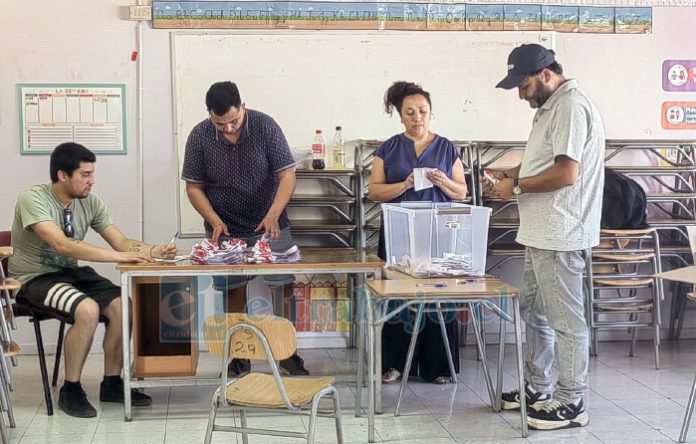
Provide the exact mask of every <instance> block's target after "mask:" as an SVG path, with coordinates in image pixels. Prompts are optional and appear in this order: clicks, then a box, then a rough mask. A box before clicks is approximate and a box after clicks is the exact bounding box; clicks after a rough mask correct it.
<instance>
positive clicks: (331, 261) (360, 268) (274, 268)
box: [116, 248, 384, 421]
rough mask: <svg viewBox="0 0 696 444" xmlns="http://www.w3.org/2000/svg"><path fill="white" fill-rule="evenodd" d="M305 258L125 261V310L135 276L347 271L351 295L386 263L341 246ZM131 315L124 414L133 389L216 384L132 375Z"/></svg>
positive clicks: (126, 330)
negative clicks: (281, 260) (224, 261)
mask: <svg viewBox="0 0 696 444" xmlns="http://www.w3.org/2000/svg"><path fill="white" fill-rule="evenodd" d="M301 254H302V260H301V261H300V262H296V263H292V264H243V265H193V264H191V263H189V262H180V263H176V264H171V263H162V262H154V263H149V264H122V265H118V266H117V267H116V269H117V270H118V271H119V272H120V273H121V306H122V310H123V313H129V312H130V298H129V296H130V292H131V288H132V286H133V285H134V279H135V278H137V277H141V276H150V277H160V278H165V277H173V276H228V275H271V274H314V273H345V274H347V275H352V276H355V285H354V286H353V287H350V279H349V280H348V281H349V288H348V294H354V293H355V289H360V288H361V287H362V286H363V283H364V280H365V275H366V274H367V273H374V274H375V275H376V276H377V277H379V276H380V273H381V271H382V267H383V266H384V262H383V261H382V260H381V259H379V258H376V257H373V256H368V255H366V254H365V253H364V252H362V251H359V250H341V249H333V250H328V249H309V248H308V249H302V250H301ZM129 331H130V328H129V318H128V316H123V391H124V392H123V393H124V403H123V405H124V417H125V420H126V421H130V420H131V419H132V408H131V388H143V387H169V386H172V385H216V384H219V381H220V380H219V378H215V379H214V380H213V379H209V380H207V381H200V380H194V379H190V378H189V379H175V380H173V379H164V380H161V379H160V380H157V379H148V380H142V381H134V380H132V376H131V359H132V356H131V353H132V352H131V350H132V348H131V340H130V336H129Z"/></svg>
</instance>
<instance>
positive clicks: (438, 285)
mask: <svg viewBox="0 0 696 444" xmlns="http://www.w3.org/2000/svg"><path fill="white" fill-rule="evenodd" d="M416 287H433V288H445V287H447V284H445V283H444V282H439V283H437V284H416Z"/></svg>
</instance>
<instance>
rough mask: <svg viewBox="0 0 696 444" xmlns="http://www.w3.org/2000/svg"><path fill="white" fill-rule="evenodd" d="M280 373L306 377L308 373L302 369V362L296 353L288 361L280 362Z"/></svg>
mask: <svg viewBox="0 0 696 444" xmlns="http://www.w3.org/2000/svg"><path fill="white" fill-rule="evenodd" d="M280 372H281V373H282V374H284V375H293V376H308V375H309V372H308V371H307V369H306V368H304V360H303V359H302V358H300V357H299V356H297V353H295V354H293V355H292V356H290V357H289V358H288V359H283V360H282V361H280Z"/></svg>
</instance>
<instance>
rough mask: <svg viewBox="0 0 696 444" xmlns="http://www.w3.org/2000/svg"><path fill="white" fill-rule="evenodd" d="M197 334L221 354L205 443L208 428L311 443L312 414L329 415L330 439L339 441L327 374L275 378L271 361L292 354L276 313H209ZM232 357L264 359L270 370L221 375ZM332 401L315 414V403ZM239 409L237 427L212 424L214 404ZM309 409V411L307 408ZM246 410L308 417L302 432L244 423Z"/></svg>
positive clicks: (291, 331)
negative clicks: (325, 399) (332, 430)
mask: <svg viewBox="0 0 696 444" xmlns="http://www.w3.org/2000/svg"><path fill="white" fill-rule="evenodd" d="M203 337H204V339H205V343H206V345H207V346H208V350H209V351H210V353H212V354H213V355H216V356H222V361H221V366H220V368H221V376H220V387H219V388H218V389H217V390H216V391H215V393H214V394H213V399H212V408H211V410H210V417H209V419H208V427H207V429H206V433H205V443H206V444H208V443H210V441H211V439H212V434H213V432H214V431H227V432H235V433H241V434H242V442H243V443H244V444H247V443H248V434H261V435H273V436H287V437H292V438H304V439H306V440H307V443H313V442H314V434H315V426H316V417H317V416H322V417H330V418H334V421H335V425H336V438H337V441H338V442H339V443H342V442H343V429H342V426H341V407H340V402H339V397H338V391H337V390H336V388H335V387H334V386H333V383H334V378H333V377H311V378H310V377H300V378H298V377H281V376H280V373H279V371H278V365H277V361H280V360H282V359H286V358H289V357H290V356H292V354H293V353H295V349H296V339H295V328H294V327H293V325H292V323H291V322H290V321H288V320H287V319H283V318H280V317H276V316H270V315H260V316H254V315H252V316H249V315H246V314H241V313H227V314H218V315H213V316H210V317H208V318H206V319H205V321H204V323H203ZM232 358H240V359H250V360H265V361H267V362H268V364H269V365H270V367H271V374H265V373H258V372H251V373H249V374H247V375H245V376H243V377H241V378H238V379H235V378H228V377H227V364H228V362H229V361H230V360H231V359H232ZM325 396H329V397H331V398H332V399H333V411H327V412H319V411H318V407H319V401H321V399H322V398H323V397H325ZM220 407H230V408H232V409H234V410H239V418H240V422H241V424H240V425H241V427H233V426H222V425H217V424H215V418H216V415H217V411H218V408H220ZM308 408H309V410H308ZM247 411H263V412H271V413H285V414H294V415H304V416H309V426H308V429H309V431H308V432H307V433H300V432H286V431H281V430H273V429H260V428H249V427H247V417H246V412H247Z"/></svg>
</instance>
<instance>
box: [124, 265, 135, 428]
mask: <svg viewBox="0 0 696 444" xmlns="http://www.w3.org/2000/svg"><path fill="white" fill-rule="evenodd" d="M129 285H130V276H129V275H128V273H121V313H122V316H121V319H122V324H121V329H122V332H121V334H122V340H123V345H122V348H123V416H124V419H125V420H126V421H130V420H131V419H132V418H133V412H132V406H131V386H130V384H131V341H130V325H129V324H130V316H129V313H130V308H129V303H130V299H129V293H130V292H129V291H128V287H129Z"/></svg>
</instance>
